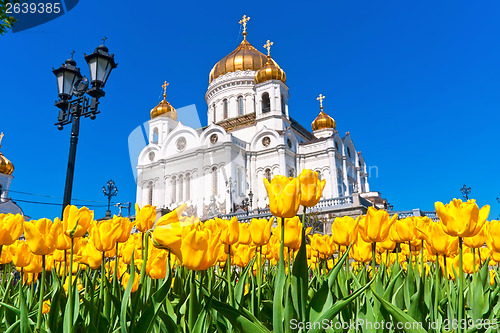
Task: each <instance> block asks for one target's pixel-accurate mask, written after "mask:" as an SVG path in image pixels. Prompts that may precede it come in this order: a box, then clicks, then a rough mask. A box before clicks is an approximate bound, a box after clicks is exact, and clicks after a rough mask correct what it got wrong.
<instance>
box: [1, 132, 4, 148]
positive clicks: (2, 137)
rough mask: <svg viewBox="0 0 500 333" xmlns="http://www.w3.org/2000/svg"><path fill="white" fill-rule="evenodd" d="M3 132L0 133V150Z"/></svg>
mask: <svg viewBox="0 0 500 333" xmlns="http://www.w3.org/2000/svg"><path fill="white" fill-rule="evenodd" d="M2 139H3V132H2V133H0V148H1V147H2Z"/></svg>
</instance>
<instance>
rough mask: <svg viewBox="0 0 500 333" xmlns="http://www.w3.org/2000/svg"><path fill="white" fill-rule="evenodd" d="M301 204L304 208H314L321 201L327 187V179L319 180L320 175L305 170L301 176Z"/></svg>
mask: <svg viewBox="0 0 500 333" xmlns="http://www.w3.org/2000/svg"><path fill="white" fill-rule="evenodd" d="M298 178H299V182H300V204H301V205H302V206H304V207H314V206H316V204H317V203H318V202H319V200H320V199H321V194H322V193H323V189H324V188H325V185H326V179H323V180H319V179H318V173H317V172H316V171H312V170H309V169H304V170H302V172H301V173H300V175H299V177H298Z"/></svg>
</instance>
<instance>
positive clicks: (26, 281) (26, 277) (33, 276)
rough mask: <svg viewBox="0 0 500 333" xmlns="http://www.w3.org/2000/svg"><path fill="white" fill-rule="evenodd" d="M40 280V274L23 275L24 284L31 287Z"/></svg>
mask: <svg viewBox="0 0 500 333" xmlns="http://www.w3.org/2000/svg"><path fill="white" fill-rule="evenodd" d="M37 280H38V273H36V274H35V273H26V272H24V273H23V284H25V285H30V284H32V283H35V282H36V281H37Z"/></svg>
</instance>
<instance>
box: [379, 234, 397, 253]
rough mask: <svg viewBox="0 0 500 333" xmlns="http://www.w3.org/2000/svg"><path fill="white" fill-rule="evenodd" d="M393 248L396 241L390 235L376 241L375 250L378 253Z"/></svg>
mask: <svg viewBox="0 0 500 333" xmlns="http://www.w3.org/2000/svg"><path fill="white" fill-rule="evenodd" d="M395 248H396V243H395V242H394V241H393V240H392V239H391V238H390V237H387V239H386V240H385V241H383V242H377V247H376V251H377V252H379V253H384V252H386V251H392V250H394V249H395Z"/></svg>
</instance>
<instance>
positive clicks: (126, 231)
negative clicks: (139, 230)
mask: <svg viewBox="0 0 500 333" xmlns="http://www.w3.org/2000/svg"><path fill="white" fill-rule="evenodd" d="M112 223H113V224H118V225H119V227H118V229H119V233H120V235H119V237H118V239H117V240H116V242H117V243H125V242H126V241H127V240H128V238H129V237H130V232H131V231H132V228H133V227H134V224H133V223H132V222H130V220H129V219H128V218H126V217H121V216H116V215H115V216H113V222H112Z"/></svg>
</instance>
